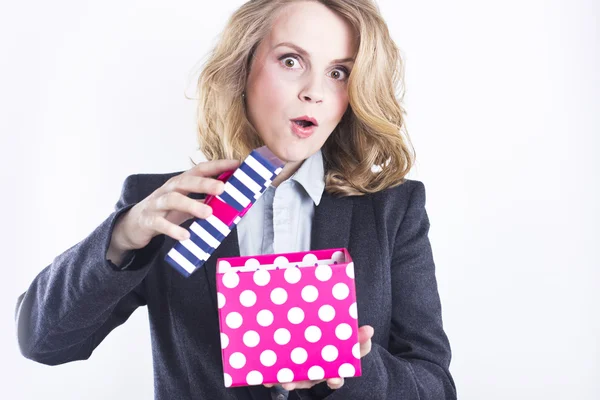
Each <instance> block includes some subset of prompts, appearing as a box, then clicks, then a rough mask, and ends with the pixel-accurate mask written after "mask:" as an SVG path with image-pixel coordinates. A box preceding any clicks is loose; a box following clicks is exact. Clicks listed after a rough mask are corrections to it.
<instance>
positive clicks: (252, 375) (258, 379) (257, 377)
mask: <svg viewBox="0 0 600 400" xmlns="http://www.w3.org/2000/svg"><path fill="white" fill-rule="evenodd" d="M246 382H247V383H248V385H250V386H252V385H260V384H262V383H263V376H262V374H261V373H260V372H258V371H250V372H248V375H246Z"/></svg>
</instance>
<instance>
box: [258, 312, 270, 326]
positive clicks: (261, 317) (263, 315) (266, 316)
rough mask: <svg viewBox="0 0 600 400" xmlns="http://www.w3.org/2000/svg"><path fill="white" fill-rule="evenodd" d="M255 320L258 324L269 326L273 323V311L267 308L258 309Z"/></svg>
mask: <svg viewBox="0 0 600 400" xmlns="http://www.w3.org/2000/svg"><path fill="white" fill-rule="evenodd" d="M256 322H258V324H259V325H260V326H269V325H271V324H272V323H273V313H272V312H271V311H269V310H260V311H259V312H258V314H256Z"/></svg>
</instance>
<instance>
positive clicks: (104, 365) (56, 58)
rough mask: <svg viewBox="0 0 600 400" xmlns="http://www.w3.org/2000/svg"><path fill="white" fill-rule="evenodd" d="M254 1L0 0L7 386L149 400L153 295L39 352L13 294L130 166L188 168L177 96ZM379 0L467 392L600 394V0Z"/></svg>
mask: <svg viewBox="0 0 600 400" xmlns="http://www.w3.org/2000/svg"><path fill="white" fill-rule="evenodd" d="M241 3H242V1H219V2H214V3H213V2H204V1H183V0H182V1H177V2H169V3H167V2H164V1H155V0H144V1H115V0H111V1H104V2H97V1H88V0H78V1H65V0H57V1H53V2H45V1H40V0H35V1H23V2H13V3H10V5H9V6H8V7H7V6H6V5H5V6H3V7H2V8H3V9H2V11H1V12H0V34H1V38H2V39H1V44H0V46H1V47H0V51H1V53H0V79H1V81H0V84H1V97H0V98H1V103H0V113H1V114H0V116H1V119H0V132H1V140H2V141H1V142H0V149H1V150H2V156H1V162H2V165H1V168H0V171H1V173H2V177H1V178H2V179H1V181H0V182H1V185H2V189H1V193H2V195H1V197H0V198H1V209H2V211H3V215H4V218H3V220H4V224H3V226H4V229H3V230H2V233H1V235H2V237H1V239H2V241H1V243H2V244H3V248H2V263H3V269H4V271H5V273H4V279H2V281H1V283H0V285H2V286H1V287H0V296H1V301H0V306H1V309H0V311H1V312H0V318H1V320H0V324H1V327H2V329H1V331H0V332H1V336H0V338H1V341H0V343H1V354H2V357H1V364H0V368H1V371H0V376H1V377H2V378H1V379H2V380H5V381H4V382H3V383H2V391H3V393H5V395H2V397H3V398H6V399H38V398H44V399H64V400H67V399H83V398H85V399H130V398H131V399H151V398H152V396H153V388H152V385H153V381H152V364H151V349H150V337H149V328H148V322H147V312H146V309H145V308H142V309H139V310H138V311H136V312H135V313H134V314H133V315H132V316H131V318H130V319H129V320H128V321H127V323H126V324H124V325H123V326H121V327H119V328H117V329H116V330H115V331H113V332H112V333H111V334H110V335H109V336H108V337H107V338H106V339H105V341H104V342H103V343H102V344H101V345H100V346H99V347H98V348H97V349H96V351H95V352H94V354H93V355H92V357H91V358H90V359H89V360H87V361H83V362H81V361H80V362H74V363H70V364H66V365H61V366H56V367H47V366H44V365H40V364H37V363H35V362H33V361H29V360H26V359H25V358H23V357H22V356H21V355H20V353H19V351H18V347H17V342H16V336H15V328H14V326H15V325H14V306H15V303H16V300H17V296H18V295H19V294H21V293H22V292H24V291H25V290H27V287H28V286H29V284H30V283H31V281H32V280H33V279H34V278H35V276H36V275H37V274H38V273H39V272H40V271H41V270H42V269H43V268H44V267H45V266H46V265H48V264H49V263H50V262H52V260H53V258H54V257H55V256H57V255H58V254H60V253H61V252H63V251H64V250H66V249H67V248H69V247H71V246H72V245H74V244H75V243H77V242H79V241H80V240H81V239H83V238H84V237H85V236H87V234H88V233H89V232H91V231H92V230H93V229H94V228H95V227H96V226H97V225H98V224H99V223H100V222H101V221H103V220H104V218H106V217H107V216H108V214H109V213H110V212H111V211H112V209H113V206H114V203H115V202H116V200H117V198H118V196H119V193H120V188H121V184H122V182H123V180H124V179H125V177H126V176H127V175H129V174H132V173H138V172H147V173H150V172H153V173H159V172H172V171H178V170H183V169H187V168H189V167H190V163H189V161H188V156H194V154H195V146H196V139H195V126H194V117H195V101H194V100H193V99H186V94H187V95H188V96H189V97H194V95H195V94H194V78H195V75H194V74H195V72H196V70H197V68H198V66H199V65H200V64H199V63H200V61H202V60H203V59H204V56H205V55H206V54H207V52H208V50H209V49H210V47H211V45H212V44H214V42H215V40H216V37H217V35H218V33H219V32H220V30H221V28H222V27H223V26H224V24H225V21H226V19H227V18H228V17H229V16H230V14H231V13H232V12H233V11H234V10H235V9H236V8H237V7H238V6H239V5H240V4H241ZM379 4H380V8H381V10H382V13H383V16H384V18H385V19H386V20H387V22H388V24H389V27H390V30H391V32H392V35H393V37H394V39H395V40H396V41H397V43H398V45H399V46H400V48H401V49H402V52H403V55H404V58H405V62H406V84H407V95H406V107H407V109H408V120H407V121H408V129H409V133H410V135H411V137H412V139H413V143H414V145H415V147H416V150H417V158H418V163H417V165H416V166H415V168H414V169H413V171H412V172H411V174H410V175H409V177H410V178H412V179H418V180H421V181H423V182H424V183H425V187H426V189H427V209H428V213H429V217H430V220H431V230H430V239H431V242H432V246H433V250H434V257H435V261H436V266H437V277H438V281H439V290H440V295H441V298H442V305H443V316H444V322H445V328H446V330H447V333H448V336H449V338H450V341H451V344H452V350H453V360H452V365H451V372H452V373H453V375H454V378H455V380H456V384H457V388H458V392H459V398H460V399H464V400H480V399H490V400H496V399H498V400H506V399H523V400H530V399H544V400H549V399H552V400H554V399H556V400H558V399H578V400H593V399H598V398H600V379H599V378H600V354H599V353H600V350H599V337H600V329H599V328H600V313H599V310H598V304H600V295H599V294H598V293H599V291H598V289H600V287H599V286H600V284H599V281H598V277H599V274H598V269H599V267H600V261H599V258H598V256H599V255H598V244H599V241H600V240H599V238H600V229H599V228H598V226H599V223H600V218H599V214H600V213H599V207H598V204H600V198H599V197H600V196H599V193H600V184H599V182H600V179H599V177H598V173H599V172H600V169H599V161H598V157H597V156H598V150H599V145H600V140H599V139H598V134H599V133H600V132H599V131H600V95H599V92H600V78H599V74H598V71H599V70H600V62H599V61H600V50H599V49H600V44H599V36H600V34H599V32H598V25H597V21H598V18H599V17H600V10H599V9H600V5H599V3H598V2H597V1H592V0H587V1H584V0H578V1H566V0H563V1H556V0H548V1H532V0H529V1H516V0H505V1H502V2H491V1H475V0H472V1H466V0H463V1H452V2H448V1H439V0H438V1H429V2H423V1H402V2H398V1H396V0H386V1H383V0H381V1H379ZM594 155H596V157H594Z"/></svg>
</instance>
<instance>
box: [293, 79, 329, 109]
mask: <svg viewBox="0 0 600 400" xmlns="http://www.w3.org/2000/svg"><path fill="white" fill-rule="evenodd" d="M298 98H299V99H300V100H301V101H306V102H309V103H322V102H323V81H322V80H321V78H319V77H316V76H311V77H310V78H309V79H308V80H307V82H306V83H305V85H304V86H303V87H302V90H300V93H299V94H298Z"/></svg>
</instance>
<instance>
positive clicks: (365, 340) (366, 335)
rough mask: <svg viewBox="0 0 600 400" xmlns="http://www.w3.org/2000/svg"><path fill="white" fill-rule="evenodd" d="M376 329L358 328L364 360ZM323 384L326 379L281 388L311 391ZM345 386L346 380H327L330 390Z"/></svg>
mask: <svg viewBox="0 0 600 400" xmlns="http://www.w3.org/2000/svg"><path fill="white" fill-rule="evenodd" d="M374 332H375V331H374V329H373V327H372V326H370V325H363V326H361V327H360V328H358V343H360V358H363V357H364V356H366V355H367V354H369V352H370V351H371V338H372V337H373V333H374ZM321 382H325V379H321V380H314V381H298V382H290V383H284V384H282V385H281V386H282V387H283V388H284V389H285V390H294V389H310V388H311V387H313V386H314V385H317V384H319V383H321ZM275 385H276V384H274V383H267V384H265V385H264V386H266V387H268V388H270V387H273V386H275ZM343 385H344V378H329V379H327V386H329V388H330V389H339V388H341V387H342V386H343Z"/></svg>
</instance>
